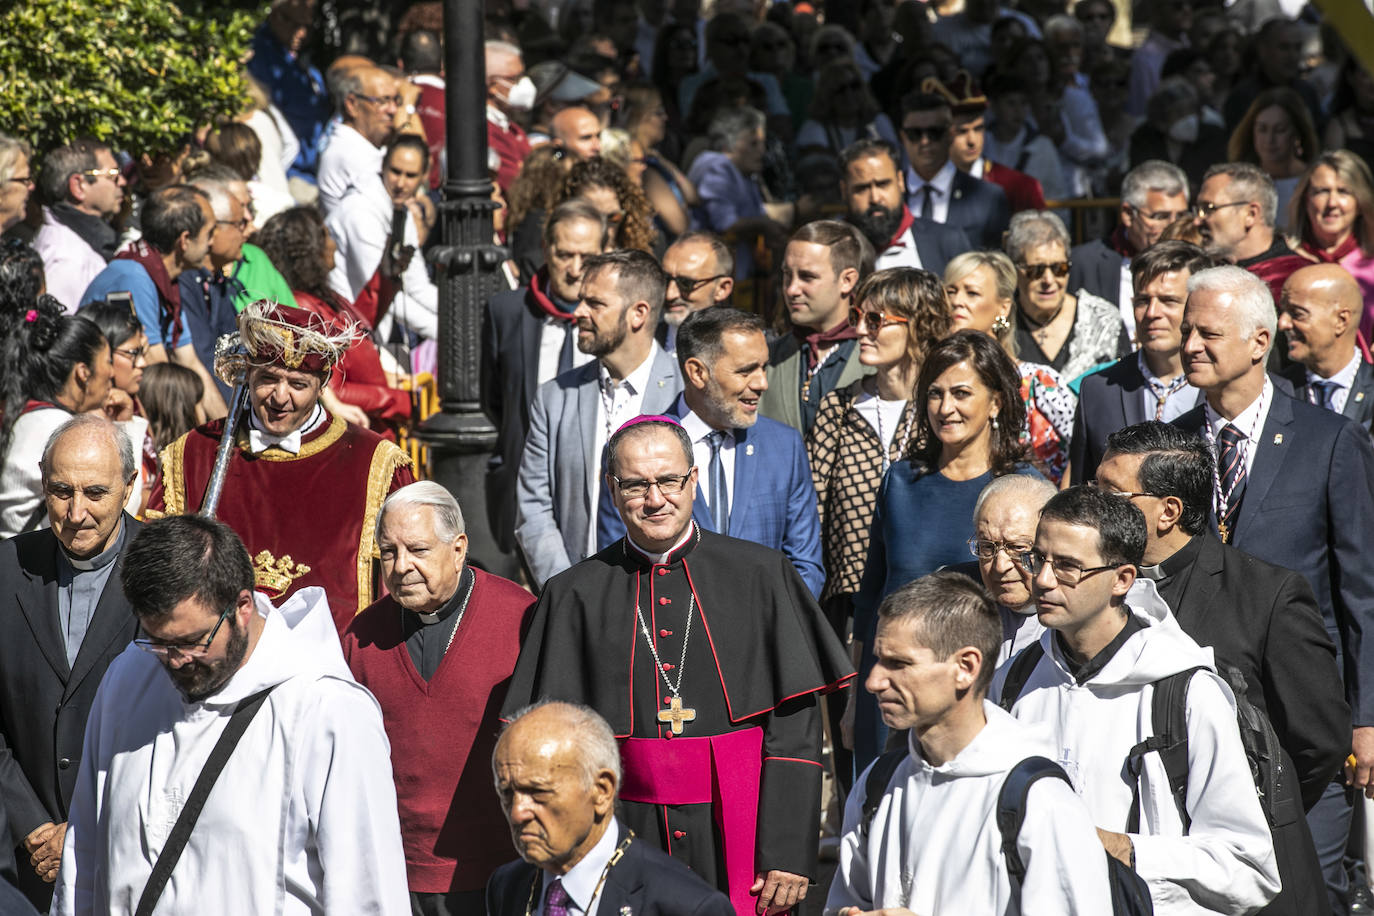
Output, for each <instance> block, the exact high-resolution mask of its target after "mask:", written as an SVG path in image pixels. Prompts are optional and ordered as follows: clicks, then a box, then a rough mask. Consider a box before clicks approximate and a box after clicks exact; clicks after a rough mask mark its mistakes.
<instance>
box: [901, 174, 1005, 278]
mask: <svg viewBox="0 0 1374 916" xmlns="http://www.w3.org/2000/svg"><path fill="white" fill-rule="evenodd" d="M913 175H914V173H913V172H912V171H911V169H910V167H908V168H907V198H906V202H907V206H908V207H910V208H911V212H912V214H913V215H915V216H916V217H917V221H918V222H919V221H920V215H921V196H920V195H919V194H917V193H916V192H914V191H913V190H912V189H913V188H915V187H916V186H917V183H918V182H919V179H916V178H913ZM1010 222H1011V205H1010V204H1008V203H1007V195H1006V194H1005V193H1004V192H1003V191H1002V189H1001V188H999V187H998V186H997V185H995V184H993V183H992V182H990V181H983V180H982V179H981V178H974V177H973V176H972V175H970V174H968V173H967V172H961V171H959V170H958V169H955V170H954V183H953V185H952V186H951V187H950V200H949V213H948V215H947V216H946V217H945V222H944V225H946V226H948V227H949V228H951V229H959V230H961V231H962V232H963V233H964V235H965V236H967V237H968V240H969V241H970V242H973V243H975V244H976V245H978V246H980V247H983V248H996V249H998V250H999V251H1000V250H1001V248H1002V233H1004V232H1006V230H1007V225H1008V224H1009V223H1010ZM921 263H923V264H924V263H925V254H924V253H922V254H921ZM927 269H928V270H933V268H930V267H929V266H927Z"/></svg>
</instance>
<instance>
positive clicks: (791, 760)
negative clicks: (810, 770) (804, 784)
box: [763, 757, 821, 767]
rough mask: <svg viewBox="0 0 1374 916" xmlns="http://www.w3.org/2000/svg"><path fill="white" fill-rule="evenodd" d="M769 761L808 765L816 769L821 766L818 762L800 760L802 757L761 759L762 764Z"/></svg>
mask: <svg viewBox="0 0 1374 916" xmlns="http://www.w3.org/2000/svg"><path fill="white" fill-rule="evenodd" d="M770 760H781V761H783V762H784V763H809V764H811V765H812V766H813V767H818V766H820V765H821V764H820V761H818V760H806V759H805V758H802V757H765V758H763V762H764V763H767V762H768V761H770Z"/></svg>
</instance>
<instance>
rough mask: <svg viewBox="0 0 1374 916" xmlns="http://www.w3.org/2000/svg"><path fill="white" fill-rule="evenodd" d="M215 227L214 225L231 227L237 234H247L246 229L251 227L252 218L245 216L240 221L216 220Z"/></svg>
mask: <svg viewBox="0 0 1374 916" xmlns="http://www.w3.org/2000/svg"><path fill="white" fill-rule="evenodd" d="M215 225H216V226H233V227H234V228H235V229H237V230H238V231H239V232H247V231H248V227H249V226H251V225H253V217H251V216H245V217H244V218H243V219H240V220H232V219H217V220H215Z"/></svg>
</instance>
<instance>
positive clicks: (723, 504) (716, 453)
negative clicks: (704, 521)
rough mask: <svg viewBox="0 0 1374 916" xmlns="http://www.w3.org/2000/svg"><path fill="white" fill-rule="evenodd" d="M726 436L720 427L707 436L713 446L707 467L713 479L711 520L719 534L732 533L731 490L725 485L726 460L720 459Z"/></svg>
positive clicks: (708, 473)
mask: <svg viewBox="0 0 1374 916" xmlns="http://www.w3.org/2000/svg"><path fill="white" fill-rule="evenodd" d="M725 436H726V433H725V431H724V430H721V429H718V430H716V431H714V432H713V433H711V434H710V435H709V436H707V437H706V441H707V443H708V444H709V445H710V446H711V465H710V467H708V468H707V475H708V477H709V478H710V481H711V506H710V508H711V522H712V524H714V525H715V526H716V533H717V534H729V533H730V491H729V490H728V489H726V485H725V462H723V461H721V459H720V450H721V448H722V447H723V446H724V445H725Z"/></svg>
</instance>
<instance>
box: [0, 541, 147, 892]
mask: <svg viewBox="0 0 1374 916" xmlns="http://www.w3.org/2000/svg"><path fill="white" fill-rule="evenodd" d="M123 523H124V524H125V525H128V526H129V532H128V536H127V537H126V538H125V544H128V543H130V542H131V541H132V540H133V537H134V535H135V534H137V532H138V530H139V529H140V528H141V527H142V525H141V524H140V523H139V522H137V521H135V520H134V519H133V518H132V517H130V516H129V515H125V516H124V520H123ZM57 550H58V547H57V537H56V536H55V535H54V534H53V533H52V531H51V529H47V528H44V529H43V530H41V531H32V532H29V533H28V534H21V535H19V536H18V537H14V538H10V539H9V540H7V541H4V542H3V543H0V792H2V793H3V796H4V805H5V813H6V815H7V817H8V820H9V825H10V835H11V841H12V845H13V846H18V845H19V843H20V841H22V840H23V838H24V837H25V836H27V835H28V834H29V833H30V832H32V831H33V829H34V828H35V827H38V826H40V825H41V824H44V823H47V822H48V821H52V822H54V823H61V822H63V821H65V820H66V819H67V805H68V804H69V803H70V802H71V798H72V790H73V789H74V788H75V785H76V773H77V769H78V768H79V767H80V764H81V744H82V740H83V739H84V738H85V734H86V719H87V717H88V716H89V715H90V711H91V703H92V701H93V700H94V699H95V692H96V688H97V687H99V686H100V680H101V678H102V677H104V676H105V669H106V668H107V667H108V666H109V664H110V662H111V661H112V660H113V659H114V657H115V656H116V655H118V654H119V653H120V652H122V651H124V649H125V647H126V646H128V644H129V641H130V640H132V639H133V638H134V636H135V634H136V633H137V632H138V620H137V618H136V617H134V614H133V610H132V609H131V608H130V607H129V602H128V600H127V599H125V597H124V591H123V589H122V588H121V587H120V584H119V571H120V568H121V567H122V566H123V562H124V560H123V557H122V556H121V557H117V558H116V559H115V561H114V569H113V570H112V571H111V573H110V580H109V582H108V584H106V586H105V591H104V593H103V594H102V595H101V596H100V602H99V603H98V604H97V605H96V609H95V613H94V614H93V615H92V616H91V623H90V627H89V628H88V629H87V630H86V636H85V638H84V639H83V640H82V642H81V649H80V651H79V652H78V653H77V656H76V663H75V664H74V665H72V666H71V668H70V669H69V668H68V667H67V653H66V650H65V649H64V648H63V643H62V634H61V632H60V631H59V630H58V619H57ZM19 858H20V861H21V863H23V864H22V865H21V867H20V868H19V887H20V888H21V889H22V890H23V891H24V892H25V894H26V895H28V897H29V899H30V900H33V901H34V903H35V905H36V906H38V908H39V909H40V910H46V909H47V906H48V900H50V899H51V896H52V887H53V886H52V885H51V884H43V883H42V882H41V881H39V880H38V878H37V876H35V875H34V873H33V869H31V868H29V867H28V856H27V854H23V853H21V854H20V856H19ZM40 894H41V895H42V896H41V898H40V896H38V895H40ZM40 899H41V902H40Z"/></svg>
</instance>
